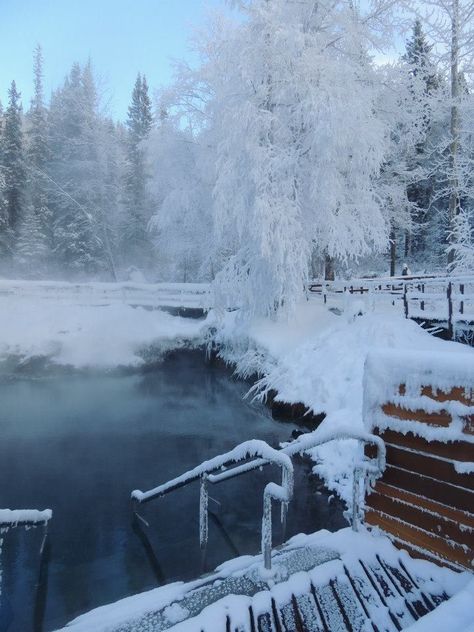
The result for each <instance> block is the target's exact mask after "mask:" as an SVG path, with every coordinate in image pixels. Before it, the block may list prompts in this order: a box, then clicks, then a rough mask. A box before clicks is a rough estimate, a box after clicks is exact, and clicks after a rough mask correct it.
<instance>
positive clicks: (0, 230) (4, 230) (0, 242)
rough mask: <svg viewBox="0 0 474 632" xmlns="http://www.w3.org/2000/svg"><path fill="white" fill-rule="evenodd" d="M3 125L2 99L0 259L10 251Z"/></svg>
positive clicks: (0, 114) (0, 104) (0, 137)
mask: <svg viewBox="0 0 474 632" xmlns="http://www.w3.org/2000/svg"><path fill="white" fill-rule="evenodd" d="M3 126H4V114H3V106H2V102H1V101H0V259H1V258H3V257H4V256H5V255H6V254H7V252H8V242H9V239H8V236H9V230H8V216H7V208H6V200H5V186H6V182H5V167H4V159H3Z"/></svg>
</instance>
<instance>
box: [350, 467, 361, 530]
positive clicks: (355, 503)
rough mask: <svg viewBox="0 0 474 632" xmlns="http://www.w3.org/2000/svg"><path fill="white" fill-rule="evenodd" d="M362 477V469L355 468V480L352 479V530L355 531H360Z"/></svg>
mask: <svg viewBox="0 0 474 632" xmlns="http://www.w3.org/2000/svg"><path fill="white" fill-rule="evenodd" d="M360 475H361V468H360V467H358V466H357V465H356V466H355V468H354V478H353V479H352V530H353V531H359V511H360V509H359V500H360Z"/></svg>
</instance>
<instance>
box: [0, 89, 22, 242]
mask: <svg viewBox="0 0 474 632" xmlns="http://www.w3.org/2000/svg"><path fill="white" fill-rule="evenodd" d="M20 97H21V95H20V93H19V92H18V90H17V88H16V84H15V81H12V83H11V86H10V89H9V91H8V107H7V110H6V113H5V128H4V133H3V159H2V162H3V164H2V167H3V172H4V179H5V203H6V217H7V226H8V230H9V232H10V238H11V240H13V241H14V239H15V238H16V236H17V233H18V228H19V225H20V222H21V219H22V215H23V209H24V190H25V163H24V153H23V132H22V106H21V102H20ZM10 246H12V244H10Z"/></svg>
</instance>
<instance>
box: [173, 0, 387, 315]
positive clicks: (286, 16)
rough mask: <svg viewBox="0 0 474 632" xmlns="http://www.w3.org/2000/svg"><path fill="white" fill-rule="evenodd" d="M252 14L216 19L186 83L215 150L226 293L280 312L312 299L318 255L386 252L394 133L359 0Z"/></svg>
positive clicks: (277, 5)
mask: <svg viewBox="0 0 474 632" xmlns="http://www.w3.org/2000/svg"><path fill="white" fill-rule="evenodd" d="M243 10H244V12H245V18H246V19H244V20H243V21H242V22H239V23H238V24H237V25H226V24H225V23H224V22H220V23H218V24H217V25H215V26H214V28H213V30H212V31H211V33H210V34H209V37H208V39H207V40H205V41H204V42H202V43H201V47H200V54H201V57H202V66H201V68H200V70H199V71H198V72H197V73H194V84H193V82H192V81H191V80H190V78H189V77H190V74H191V75H192V74H193V73H192V72H191V73H187V74H186V73H184V79H183V78H181V84H182V88H183V95H184V96H183V101H184V102H185V105H187V107H188V109H189V110H190V111H193V116H194V117H195V118H196V119H197V120H198V124H200V125H201V126H202V129H203V132H202V134H203V137H204V139H205V141H204V140H203V142H209V145H210V146H211V149H210V151H212V152H213V153H214V155H215V165H216V167H215V172H216V181H215V185H214V205H213V208H214V224H215V228H216V236H217V239H218V244H219V245H221V246H222V250H223V251H227V252H229V255H230V256H229V257H228V260H227V262H226V263H225V266H224V268H223V270H222V271H221V272H220V273H219V274H218V275H217V286H216V291H217V294H219V292H222V294H226V295H227V299H226V300H227V302H234V303H238V304H243V305H244V307H245V308H246V309H247V310H248V311H255V312H259V313H264V314H274V313H275V311H276V310H278V309H279V308H281V307H282V306H285V307H291V306H292V305H293V304H294V302H295V301H296V300H297V299H298V297H299V296H300V295H301V292H302V288H303V283H304V281H305V279H306V278H307V275H308V264H309V260H310V256H311V254H312V252H313V251H314V250H316V252H317V253H318V255H319V256H320V257H322V258H324V257H325V256H329V257H332V258H334V259H338V260H339V261H342V262H345V261H348V260H349V259H351V258H357V257H358V256H360V255H363V254H364V253H367V252H369V251H370V250H372V249H374V248H375V249H381V248H385V247H386V244H387V237H388V235H387V222H386V219H385V217H384V214H383V212H382V208H381V199H380V196H379V195H378V193H377V190H376V188H375V184H376V182H375V181H376V178H377V176H378V174H379V171H380V168H381V165H382V164H383V162H384V159H385V154H386V149H387V137H388V130H387V128H386V125H385V122H384V121H383V119H382V118H381V117H379V116H378V115H377V107H376V105H377V101H378V93H379V88H378V86H377V81H376V76H375V73H374V68H373V67H372V65H371V62H370V60H369V57H368V54H367V48H368V32H367V20H366V19H365V18H362V17H361V16H359V15H358V14H357V12H356V11H355V9H354V8H353V7H352V6H351V5H350V3H345V2H324V1H323V2H318V3H315V2H310V1H309V0H303V1H301V2H298V3H293V2H287V1H286V0H273V1H272V2H264V1H257V0H256V1H254V2H248V3H245V4H244V6H243ZM191 84H192V85H191ZM190 86H191V92H190ZM192 90H194V92H192ZM191 94H192V95H193V96H192V97H191V96H190V95H191ZM199 119H200V121H199Z"/></svg>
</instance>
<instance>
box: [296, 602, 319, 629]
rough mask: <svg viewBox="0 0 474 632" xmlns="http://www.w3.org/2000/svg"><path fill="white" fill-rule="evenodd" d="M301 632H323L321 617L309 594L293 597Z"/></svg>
mask: <svg viewBox="0 0 474 632" xmlns="http://www.w3.org/2000/svg"><path fill="white" fill-rule="evenodd" d="M293 599H294V604H295V608H296V609H297V611H298V614H299V620H300V623H301V630H302V632H325V630H324V624H323V621H322V619H321V615H320V614H319V612H318V609H317V607H316V603H315V601H314V598H313V596H312V595H311V594H309V595H298V596H297V597H295V596H293Z"/></svg>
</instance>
